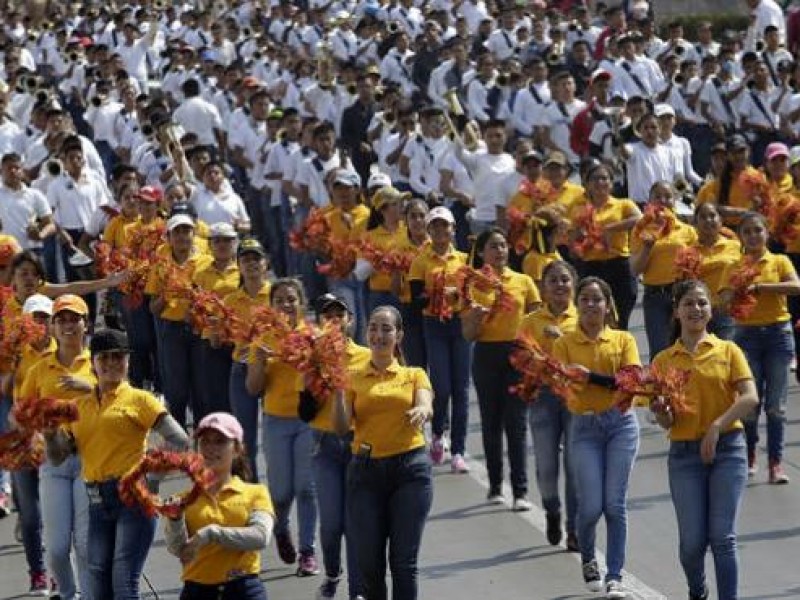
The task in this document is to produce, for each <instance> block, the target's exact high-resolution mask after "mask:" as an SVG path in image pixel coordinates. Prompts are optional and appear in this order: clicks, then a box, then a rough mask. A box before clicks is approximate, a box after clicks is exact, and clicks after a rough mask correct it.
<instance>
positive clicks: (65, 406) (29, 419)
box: [11, 398, 78, 431]
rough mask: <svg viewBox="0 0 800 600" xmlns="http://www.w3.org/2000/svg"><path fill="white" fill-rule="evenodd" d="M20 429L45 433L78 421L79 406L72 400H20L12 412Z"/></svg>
mask: <svg viewBox="0 0 800 600" xmlns="http://www.w3.org/2000/svg"><path fill="white" fill-rule="evenodd" d="M11 414H12V415H13V416H14V420H15V421H16V422H17V425H19V427H20V429H24V430H27V431H44V430H47V429H56V428H57V427H60V426H61V425H66V424H67V423H72V422H74V421H77V420H78V405H77V404H76V403H75V402H74V401H72V400H59V399H57V398H31V399H29V400H18V401H17V402H15V403H14V407H13V409H12V410H11Z"/></svg>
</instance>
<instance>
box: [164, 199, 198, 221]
mask: <svg viewBox="0 0 800 600" xmlns="http://www.w3.org/2000/svg"><path fill="white" fill-rule="evenodd" d="M175 215H189V216H190V217H192V219H194V220H195V221H196V220H197V209H196V208H195V206H194V204H192V203H190V202H178V203H177V204H173V205H172V210H171V211H170V213H169V216H170V217H174V216H175Z"/></svg>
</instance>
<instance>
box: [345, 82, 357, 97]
mask: <svg viewBox="0 0 800 600" xmlns="http://www.w3.org/2000/svg"><path fill="white" fill-rule="evenodd" d="M344 89H345V90H347V93H348V94H350V95H351V96H355V95H356V92H357V91H358V88H357V87H356V84H355V83H348V84H347V85H346V86H345V87H344Z"/></svg>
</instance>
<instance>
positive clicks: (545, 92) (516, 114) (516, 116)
mask: <svg viewBox="0 0 800 600" xmlns="http://www.w3.org/2000/svg"><path fill="white" fill-rule="evenodd" d="M534 92H535V93H534ZM537 96H538V97H537ZM550 99H551V96H550V86H549V85H548V83H547V82H546V81H543V82H541V83H531V84H529V85H528V87H527V88H525V89H524V90H520V92H519V94H517V97H516V100H515V102H514V110H513V111H511V122H512V123H513V124H514V129H516V130H517V131H519V132H520V133H521V134H522V135H524V136H526V137H530V136H532V135H533V128H534V127H535V126H536V125H539V124H540V121H541V119H542V116H543V113H544V109H545V107H546V106H547V104H548V103H549V102H550Z"/></svg>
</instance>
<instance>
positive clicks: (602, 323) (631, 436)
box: [553, 277, 639, 598]
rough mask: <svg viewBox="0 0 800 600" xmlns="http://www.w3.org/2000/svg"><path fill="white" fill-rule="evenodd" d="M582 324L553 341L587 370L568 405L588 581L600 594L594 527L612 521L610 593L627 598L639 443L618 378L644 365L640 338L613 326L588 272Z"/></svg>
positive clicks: (581, 289) (558, 352)
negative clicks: (617, 394) (625, 571)
mask: <svg viewBox="0 0 800 600" xmlns="http://www.w3.org/2000/svg"><path fill="white" fill-rule="evenodd" d="M575 297H576V305H577V307H578V327H577V328H576V329H575V331H572V332H569V333H567V334H565V335H563V336H561V337H560V338H558V339H557V340H556V341H555V344H553V355H554V356H555V357H556V358H557V359H559V360H560V361H561V362H563V363H565V364H567V365H571V366H572V367H575V368H578V369H581V370H582V371H583V372H584V374H585V377H586V382H585V383H584V384H583V385H580V386H579V387H578V389H577V390H576V392H575V398H573V399H572V400H571V401H570V402H569V403H568V405H567V407H568V408H569V410H570V412H571V413H572V422H571V425H570V435H571V445H570V457H571V460H572V467H573V469H574V473H575V485H576V488H577V491H578V498H579V499H580V501H579V502H578V515H577V533H578V545H579V546H580V551H581V563H582V570H583V580H584V582H585V583H586V587H587V588H588V589H589V590H591V591H593V592H599V591H601V590H602V589H603V587H604V586H603V580H602V577H601V575H600V570H599V568H598V565H597V560H596V558H595V530H596V528H597V522H598V521H599V520H600V517H601V516H605V519H606V531H607V533H606V539H607V542H606V563H607V565H608V573H607V574H606V577H605V591H606V597H607V598H626V597H627V595H626V591H625V589H624V587H623V585H622V567H623V565H624V563H625V546H626V543H627V535H628V516H627V507H626V495H627V492H628V479H629V477H630V474H631V470H632V469H633V461H634V459H635V458H636V452H637V450H638V448H639V424H638V421H637V420H636V415H635V414H634V412H633V411H628V412H626V413H622V412H620V410H619V409H618V408H616V407H615V406H614V392H613V388H614V376H615V375H616V373H617V371H619V370H620V369H621V368H622V367H625V366H627V365H638V364H639V351H638V349H637V348H636V340H635V339H634V337H633V336H632V335H631V334H630V333H628V332H627V331H619V330H617V329H612V327H613V326H614V325H615V324H616V323H615V322H614V321H615V320H614V314H615V311H614V298H613V294H612V292H611V287H610V286H609V285H608V284H607V283H606V282H605V281H603V280H602V279H598V278H597V277H587V278H586V279H582V280H581V281H580V282H578V286H577V288H576V296H575Z"/></svg>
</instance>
